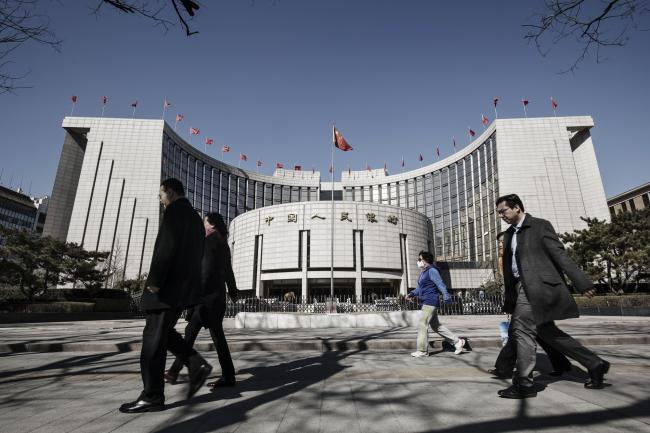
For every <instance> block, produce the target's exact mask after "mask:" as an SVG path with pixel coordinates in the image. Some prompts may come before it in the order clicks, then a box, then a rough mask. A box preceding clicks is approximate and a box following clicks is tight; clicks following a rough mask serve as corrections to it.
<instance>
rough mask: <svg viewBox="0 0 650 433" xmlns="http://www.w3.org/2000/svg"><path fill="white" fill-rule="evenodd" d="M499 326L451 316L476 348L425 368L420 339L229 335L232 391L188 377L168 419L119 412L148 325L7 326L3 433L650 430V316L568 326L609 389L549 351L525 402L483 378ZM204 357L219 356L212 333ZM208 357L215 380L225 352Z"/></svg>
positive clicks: (359, 332)
mask: <svg viewBox="0 0 650 433" xmlns="http://www.w3.org/2000/svg"><path fill="white" fill-rule="evenodd" d="M502 319H503V316H473V317H469V316H465V317H461V316H449V317H443V318H442V319H441V320H442V321H443V323H445V324H446V325H448V326H449V327H450V328H451V329H454V330H458V331H459V334H463V335H465V334H466V335H468V336H470V338H472V340H471V341H473V343H474V344H473V345H472V347H473V350H472V351H468V352H464V353H463V354H461V355H459V356H455V355H453V353H450V352H446V351H442V350H441V349H440V344H439V341H440V340H439V338H437V336H435V337H434V338H432V339H433V340H435V341H436V343H435V345H434V347H433V349H432V350H431V354H432V355H431V356H429V357H427V358H419V359H416V358H412V357H410V356H409V352H410V351H411V350H412V346H413V345H414V338H415V330H414V329H412V328H401V329H374V330H371V329H337V328H330V329H315V330H292V331H282V330H279V331H273V332H271V331H264V330H247V329H228V330H227V334H228V335H229V336H230V339H231V341H232V347H233V349H234V350H233V360H234V363H235V366H236V368H237V370H238V380H239V382H238V385H237V386H236V387H235V388H230V389H219V390H218V391H216V392H210V391H209V390H208V389H207V388H204V389H203V390H201V391H199V393H198V394H197V395H196V396H195V397H194V398H192V399H191V400H186V399H185V397H184V394H185V387H186V385H187V384H186V382H185V380H183V381H182V383H180V384H178V385H175V386H168V387H167V388H166V393H167V394H166V397H167V401H166V403H167V405H168V407H167V410H165V411H163V412H157V413H148V414H138V415H127V414H122V413H120V412H119V411H118V410H117V408H118V407H119V405H120V404H121V403H124V402H126V401H129V400H132V399H134V398H135V397H136V396H137V394H138V393H139V391H140V386H141V382H140V374H139V366H138V356H139V353H138V351H137V350H136V349H137V347H138V344H139V334H140V333H141V331H142V323H143V322H142V321H112V322H111V321H107V322H67V323H43V324H31V325H30V324H19V325H2V327H0V331H1V332H2V333H1V335H2V337H0V343H1V344H2V346H0V347H2V349H3V350H4V352H3V353H1V354H0V365H1V368H0V431H1V432H48V433H50V432H71V431H75V432H113V431H115V432H149V431H155V432H209V431H224V432H225V431H228V432H234V431H236V432H271V431H272V432H319V431H323V432H346V433H351V432H410V431H413V432H425V431H436V432H521V431H530V432H533V431H534V432H571V433H576V432H583V431H584V432H650V391H648V390H649V389H650V374H649V373H650V345H648V344H647V343H648V341H647V338H648V336H647V329H648V325H649V324H650V320H649V319H647V318H612V317H585V318H581V319H575V320H570V321H565V322H563V323H562V324H561V326H562V328H563V329H565V330H567V331H569V332H571V333H573V334H575V335H576V336H578V337H579V338H580V339H582V340H583V341H585V342H589V343H590V344H591V345H592V347H593V348H594V349H595V350H596V351H597V352H598V353H599V354H601V355H602V356H603V357H604V358H606V359H607V360H609V361H610V362H611V363H612V369H611V371H610V373H609V374H608V375H607V380H606V382H608V383H609V384H611V386H608V387H607V388H606V389H604V390H587V389H585V388H584V387H583V386H582V383H583V382H584V381H585V379H586V373H585V372H584V371H583V370H582V369H580V368H579V367H578V366H576V367H575V368H574V370H573V371H572V372H571V373H570V374H568V375H566V376H564V377H562V378H560V379H559V380H558V379H557V378H554V377H551V376H548V375H546V374H545V373H547V372H548V371H550V365H549V364H548V360H547V359H546V357H545V356H544V355H542V354H539V355H538V368H537V370H538V371H536V373H535V374H536V375H537V382H538V383H539V385H540V388H542V387H543V388H544V389H543V390H542V391H541V392H540V393H539V395H538V397H537V398H534V399H528V400H506V399H501V398H498V397H497V395H496V392H497V390H499V389H501V388H504V387H506V386H507V385H508V383H507V382H506V381H504V380H500V379H496V378H493V377H491V376H490V375H488V374H487V373H486V370H487V369H488V368H491V367H492V364H493V362H494V359H495V357H496V355H497V352H498V328H497V326H496V325H497V324H498V322H499V321H500V320H502ZM180 326H182V323H181V324H180V325H179V327H180ZM608 331H609V332H608ZM21 335H22V339H21V338H20V337H21ZM432 337H433V336H432ZM612 339H614V340H615V341H616V344H612ZM93 341H94V343H92V342H93ZM91 343H92V344H95V346H94V349H93V350H89V349H88V348H89V347H91V346H90V344H91ZM127 343H128V344H127ZM83 344H86V346H84V345H83ZM406 344H410V345H411V347H407V346H404V347H403V348H401V346H402V345H406ZM111 345H113V346H111ZM199 346H203V347H208V346H209V343H208V340H207V339H206V335H204V333H202V334H201V338H200V341H199ZM111 347H113V348H117V349H118V350H109V349H110V348H111ZM317 347H318V348H317ZM337 348H339V349H340V348H343V349H345V350H337ZM23 349H30V350H32V351H22V350H23ZM35 350H41V351H40V352H37V351H35ZM119 350H121V352H120V351H119ZM206 355H207V358H208V360H209V361H210V362H211V363H212V365H214V366H215V371H214V373H215V375H218V374H219V369H218V362H217V360H216V355H215V354H214V353H213V352H207V353H206ZM169 361H170V362H171V359H170V360H169ZM574 365H576V364H574ZM182 378H183V377H182Z"/></svg>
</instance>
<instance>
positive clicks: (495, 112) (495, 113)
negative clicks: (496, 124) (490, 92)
mask: <svg viewBox="0 0 650 433" xmlns="http://www.w3.org/2000/svg"><path fill="white" fill-rule="evenodd" d="M494 118H495V119H498V118H499V113H498V112H497V106H496V105H495V106H494Z"/></svg>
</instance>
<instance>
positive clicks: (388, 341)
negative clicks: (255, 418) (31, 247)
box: [0, 315, 650, 352]
mask: <svg viewBox="0 0 650 433" xmlns="http://www.w3.org/2000/svg"><path fill="white" fill-rule="evenodd" d="M505 318H506V316H504V315H493V316H441V319H440V320H441V322H442V323H443V324H444V325H445V326H447V327H448V328H449V329H451V330H452V331H453V332H455V333H457V334H458V335H460V336H465V337H468V338H470V342H471V346H472V347H473V348H481V347H498V346H499V345H500V338H499V322H501V321H503V320H505ZM225 323H226V325H232V324H233V319H228V320H226V322H225ZM143 326H144V320H142V319H139V320H106V321H83V322H51V323H33V324H30V323H20V324H2V325H0V351H10V352H24V351H30V352H56V351H86V352H116V351H118V352H120V351H121V352H127V351H139V350H140V341H141V336H142V328H143ZM184 326H185V321H184V320H180V321H179V323H178V325H177V329H178V330H179V331H180V332H181V333H182V331H183V328H184ZM559 326H560V327H561V329H563V330H565V331H566V332H568V333H569V334H571V335H573V336H574V337H576V338H577V339H578V340H580V341H582V342H583V343H584V344H587V345H600V344H648V343H650V335H649V334H648V329H649V328H650V317H620V316H583V317H581V318H579V319H572V320H564V321H562V322H559ZM415 334H416V329H415V328H412V327H399V328H318V329H269V330H263V329H234V328H230V329H227V335H228V339H229V343H230V348H231V350H232V351H234V352H239V351H248V350H265V351H295V350H315V351H328V350H353V349H355V350H356V349H374V350H408V349H410V348H412V347H413V345H414V339H415ZM432 339H435V338H434V336H433V335H432ZM437 340H438V341H439V340H440V339H439V338H437ZM196 347H197V349H199V350H203V351H208V350H213V347H212V343H211V341H210V338H209V335H208V333H207V332H202V333H201V334H200V335H199V339H198V340H197V344H196Z"/></svg>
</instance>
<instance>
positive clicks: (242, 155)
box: [239, 153, 248, 161]
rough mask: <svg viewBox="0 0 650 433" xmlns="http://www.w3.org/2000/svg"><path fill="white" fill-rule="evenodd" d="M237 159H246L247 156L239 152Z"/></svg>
mask: <svg viewBox="0 0 650 433" xmlns="http://www.w3.org/2000/svg"><path fill="white" fill-rule="evenodd" d="M239 160H240V161H248V157H247V156H246V154H245V153H240V154H239Z"/></svg>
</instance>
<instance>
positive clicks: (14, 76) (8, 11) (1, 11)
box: [0, 0, 61, 94]
mask: <svg viewBox="0 0 650 433" xmlns="http://www.w3.org/2000/svg"><path fill="white" fill-rule="evenodd" d="M35 6H36V0H0V94H2V93H7V92H11V91H13V90H15V89H19V88H24V87H27V86H21V85H19V84H18V83H17V81H19V80H20V79H22V78H24V77H25V76H26V75H27V74H28V73H29V72H16V71H15V70H14V68H13V67H12V62H11V60H10V59H9V55H10V54H11V53H12V52H13V51H15V50H17V49H18V48H20V47H21V46H23V45H24V44H25V43H27V42H36V43H39V44H43V45H47V46H49V47H52V48H54V49H55V50H58V49H59V48H60V45H61V41H60V40H58V39H57V38H56V36H54V34H53V33H52V32H51V31H50V28H49V20H48V18H47V17H46V16H44V15H40V14H39V13H38V12H37V11H36V8H35Z"/></svg>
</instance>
